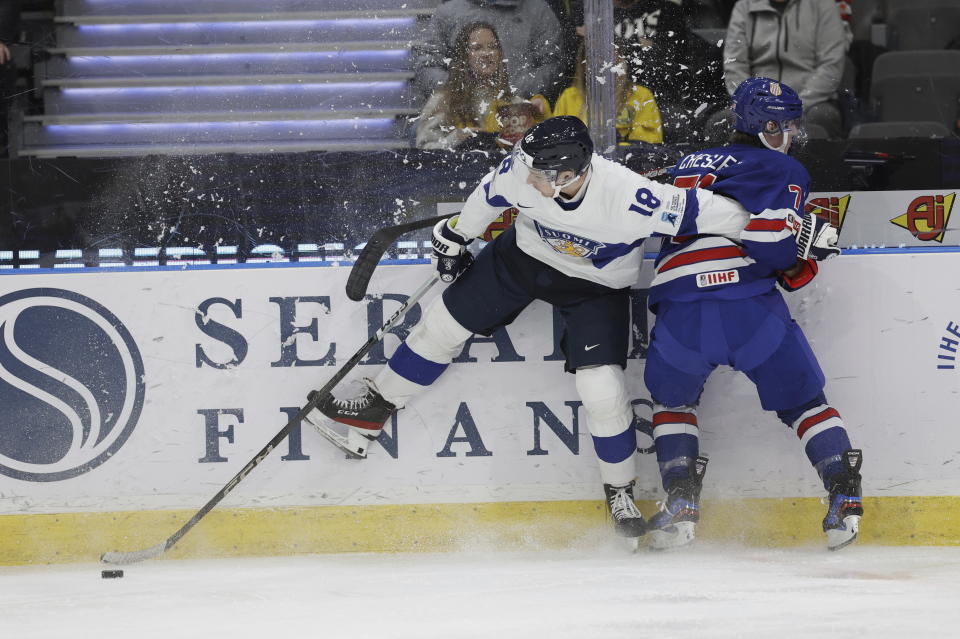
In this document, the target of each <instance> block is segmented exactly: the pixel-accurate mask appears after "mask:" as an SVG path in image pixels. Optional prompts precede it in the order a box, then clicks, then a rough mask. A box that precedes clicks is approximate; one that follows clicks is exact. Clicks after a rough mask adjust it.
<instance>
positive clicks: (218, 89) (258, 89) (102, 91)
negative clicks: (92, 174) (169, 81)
mask: <svg viewBox="0 0 960 639" xmlns="http://www.w3.org/2000/svg"><path fill="white" fill-rule="evenodd" d="M197 80H198V81H199V80H200V79H199V78H198V79H197ZM406 86H407V83H406V82H403V81H396V80H387V81H377V82H326V83H322V82H320V83H311V84H218V85H212V86H189V85H185V86H168V87H163V86H160V87H96V88H88V87H83V88H63V89H60V91H61V93H63V95H65V96H71V97H83V96H92V97H96V96H98V95H110V96H115V95H117V94H118V93H122V94H132V95H151V94H154V95H156V94H162V93H171V92H174V91H180V92H184V93H185V92H190V93H214V94H217V93H226V94H230V95H233V94H236V93H237V92H244V93H284V92H290V91H297V92H301V93H306V92H322V93H333V92H336V91H351V90H353V91H358V90H365V89H382V90H394V91H396V90H402V89H403V88H404V87H406Z"/></svg>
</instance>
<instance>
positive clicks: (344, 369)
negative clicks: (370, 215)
mask: <svg viewBox="0 0 960 639" xmlns="http://www.w3.org/2000/svg"><path fill="white" fill-rule="evenodd" d="M437 279H438V274H437V272H436V271H434V272H433V273H432V274H431V275H430V279H428V280H427V281H426V282H424V283H423V284H422V285H421V286H420V288H418V289H417V290H416V291H414V292H413V293H412V294H411V295H410V298H409V299H407V301H406V302H404V303H403V305H402V306H400V308H398V309H397V311H396V312H395V313H394V314H393V315H391V316H390V319H388V320H387V321H386V322H384V324H383V326H381V327H380V328H379V329H378V330H377V332H376V333H374V334H373V335H372V336H371V337H370V339H368V340H367V341H366V343H365V344H364V345H363V346H361V347H360V350H358V351H357V352H356V353H354V355H353V357H351V358H350V359H349V361H347V363H346V364H344V365H343V366H341V367H340V370H338V371H337V372H336V373H335V374H334V375H333V377H331V378H330V380H329V381H328V382H327V383H326V384H324V385H323V388H321V389H320V390H318V391H317V392H316V393H312V394H311V399H310V400H309V401H308V402H307V404H306V405H305V406H304V407H303V408H301V409H300V412H298V413H297V414H296V415H294V416H293V417H292V418H291V419H290V421H288V422H287V425H286V426H284V427H283V428H281V429H280V432H279V433H277V434H276V435H274V436H273V439H271V440H270V441H269V442H267V444H266V446H264V447H263V448H261V449H260V452H258V453H257V454H256V455H254V456H253V459H251V460H250V461H248V462H247V463H246V465H245V466H244V467H243V468H241V469H240V472H238V473H237V474H236V475H234V476H233V478H232V479H231V480H230V481H228V482H227V483H226V484H225V485H224V486H223V488H221V489H220V490H219V491H218V492H217V494H216V495H214V496H213V497H212V498H211V499H210V501H208V502H207V503H206V504H204V505H203V507H202V508H201V509H200V510H198V511H197V512H196V513H195V514H194V515H193V517H191V518H190V521H188V522H187V523H185V524H184V525H183V526H181V527H180V529H179V530H177V531H176V532H175V533H173V534H172V535H170V536H169V537H167V538H166V539H165V540H164V541H161V542H160V543H159V544H157V545H155V546H150V547H149V548H144V549H142V550H132V551H129V552H105V553H103V554H102V555H101V556H100V561H102V562H103V563H106V564H116V565H126V564H135V563H138V562H141V561H144V560H145V559H153V558H154V557H159V556H160V555H162V554H163V553H164V552H166V551H167V550H169V549H170V548H172V547H173V545H174V544H176V543H177V542H178V541H180V538H181V537H183V536H184V535H186V534H187V532H189V531H190V529H191V528H193V527H194V526H195V525H197V523H198V522H199V521H200V520H201V519H203V518H204V517H205V516H206V515H207V513H209V512H210V511H211V510H213V509H214V508H215V507H216V506H217V504H219V503H220V501H221V500H222V499H223V498H224V497H226V496H227V495H228V494H229V493H230V491H231V490H233V489H234V488H236V487H237V484H239V483H240V482H241V481H243V478H244V477H246V476H247V475H249V474H250V471H252V470H253V469H254V468H256V467H257V466H258V465H259V464H260V462H262V461H263V460H264V459H266V457H267V455H269V454H270V453H271V452H272V451H273V449H274V448H276V447H277V446H278V445H279V444H280V442H282V441H283V440H284V439H286V437H287V435H289V434H290V431H292V430H293V429H294V428H295V427H296V426H297V425H298V424H299V423H300V422H301V421H302V420H303V419H304V418H305V417H306V416H307V413H309V412H310V411H311V410H313V409H314V408H315V407H316V405H317V404H318V403H319V402H320V400H322V399H323V398H324V397H326V396H327V395H328V394H330V391H331V390H332V389H333V387H334V386H336V385H337V384H338V383H340V381H341V380H342V379H343V378H344V377H345V376H346V374H347V373H349V372H350V371H351V370H352V369H353V367H354V366H356V365H357V364H358V363H359V362H360V360H361V359H363V357H364V355H366V354H367V353H368V352H370V349H372V348H373V347H374V346H375V345H376V344H377V343H378V342H379V341H380V340H382V339H383V336H384V335H386V333H387V332H388V331H389V330H390V329H392V328H393V327H394V326H395V325H396V323H397V322H398V321H400V319H401V318H402V317H403V316H404V315H406V314H407V311H408V310H410V308H411V307H413V306H414V305H415V304H416V303H417V302H419V301H420V298H422V297H423V296H424V295H425V294H426V292H427V291H428V290H430V287H432V286H433V285H434V284H435V283H436V282H437Z"/></svg>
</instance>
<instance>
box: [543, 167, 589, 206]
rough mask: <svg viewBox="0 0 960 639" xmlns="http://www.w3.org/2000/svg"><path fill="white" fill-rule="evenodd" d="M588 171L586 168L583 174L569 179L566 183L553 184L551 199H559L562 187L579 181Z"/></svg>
mask: <svg viewBox="0 0 960 639" xmlns="http://www.w3.org/2000/svg"><path fill="white" fill-rule="evenodd" d="M588 171H590V167H587V169H586V171H584V172H583V173H581V174H580V175H574V176H573V177H572V178H570V179H569V180H567V181H566V182H564V183H563V184H554V185H553V196H552V197H553V198H554V199H556V198H558V197H560V190H561V189H562V188H563V187H565V186H567V185H568V184H572V183H573V182H576V181H577V180H579V179H580V178H581V177H582V176H584V175H586V174H587V172H588Z"/></svg>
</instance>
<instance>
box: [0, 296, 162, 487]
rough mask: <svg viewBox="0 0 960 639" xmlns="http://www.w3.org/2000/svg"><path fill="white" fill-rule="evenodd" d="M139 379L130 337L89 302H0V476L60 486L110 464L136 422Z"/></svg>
mask: <svg viewBox="0 0 960 639" xmlns="http://www.w3.org/2000/svg"><path fill="white" fill-rule="evenodd" d="M143 376H144V371H143V359H142V358H141V356H140V351H139V350H138V349H137V345H136V343H135V342H134V340H133V337H132V336H131V335H130V332H129V331H128V330H127V329H126V327H125V326H124V325H123V324H122V323H121V322H120V320H119V319H117V317H116V316H115V315H113V313H111V312H110V311H109V310H107V309H106V308H104V307H103V306H102V305H101V304H99V303H97V302H95V301H94V300H92V299H90V298H89V297H85V296H83V295H80V294H79V293H74V292H72V291H66V290H63V289H58V288H31V289H24V290H20V291H16V292H13V293H10V294H8V295H4V296H2V297H0V406H3V413H2V414H0V474H2V475H7V476H8V477H13V478H15V479H21V480H26V481H59V480H63V479H69V478H71V477H76V476H77V475H81V474H83V473H85V472H87V471H89V470H91V469H93V468H96V467H97V466H99V465H100V464H102V463H103V462H105V461H107V460H108V459H110V457H111V456H113V454H114V453H116V452H117V451H118V450H119V449H120V447H121V446H123V444H124V442H126V440H127V438H128V437H129V436H130V433H132V432H133V429H134V427H136V425H137V422H138V421H139V419H140V411H141V409H142V408H143V401H144V388H145V385H144V380H143Z"/></svg>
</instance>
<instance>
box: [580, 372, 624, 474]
mask: <svg viewBox="0 0 960 639" xmlns="http://www.w3.org/2000/svg"><path fill="white" fill-rule="evenodd" d="M576 378H577V392H578V393H579V394H580V399H581V400H582V401H583V408H584V410H585V411H586V414H587V415H586V417H587V428H588V429H589V430H590V434H591V435H592V436H593V447H594V449H595V450H596V452H597V461H598V463H599V466H600V477H601V478H602V479H603V483H605V484H612V485H614V486H624V485H626V484H628V483H630V482H631V481H633V479H634V478H635V477H636V474H637V469H636V462H635V458H636V450H637V438H636V433H635V432H634V429H633V410H632V409H631V407H630V402H629V400H628V399H627V391H626V381H625V379H624V374H623V369H622V368H620V367H619V366H613V365H609V364H608V365H604V366H593V367H591V368H580V369H577V375H576Z"/></svg>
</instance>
